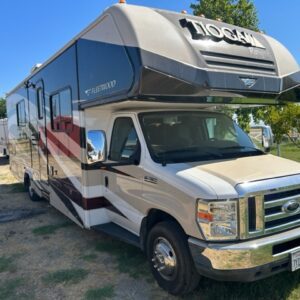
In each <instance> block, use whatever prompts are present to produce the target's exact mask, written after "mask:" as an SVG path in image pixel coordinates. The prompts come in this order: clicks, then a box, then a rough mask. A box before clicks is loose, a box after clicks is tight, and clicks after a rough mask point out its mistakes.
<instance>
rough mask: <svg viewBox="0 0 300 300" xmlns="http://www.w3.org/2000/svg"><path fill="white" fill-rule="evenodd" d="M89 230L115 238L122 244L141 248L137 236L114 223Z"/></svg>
mask: <svg viewBox="0 0 300 300" xmlns="http://www.w3.org/2000/svg"><path fill="white" fill-rule="evenodd" d="M91 229H93V230H95V231H98V232H102V233H105V234H107V235H110V236H113V237H114V238H117V239H119V240H121V241H123V242H126V243H128V244H131V245H133V246H135V247H138V248H141V244H140V238H139V237H138V236H136V235H134V234H133V233H131V232H129V231H128V230H126V229H124V228H122V227H120V226H119V225H117V224H115V223H112V222H110V223H106V224H102V225H96V226H93V227H91Z"/></svg>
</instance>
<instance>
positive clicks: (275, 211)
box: [264, 189, 300, 233]
mask: <svg viewBox="0 0 300 300" xmlns="http://www.w3.org/2000/svg"><path fill="white" fill-rule="evenodd" d="M290 201H296V202H299V203H300V189H295V190H289V191H284V192H279V193H272V194H268V195H265V196H264V212H265V233H272V232H275V231H280V230H284V229H287V228H291V227H294V226H297V225H299V224H300V209H298V210H296V211H295V212H287V211H285V210H284V209H283V206H284V205H285V204H287V203H289V202H290Z"/></svg>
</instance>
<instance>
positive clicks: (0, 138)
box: [0, 119, 9, 157]
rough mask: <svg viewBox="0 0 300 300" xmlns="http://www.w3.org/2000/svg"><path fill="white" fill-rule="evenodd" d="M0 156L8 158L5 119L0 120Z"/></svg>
mask: <svg viewBox="0 0 300 300" xmlns="http://www.w3.org/2000/svg"><path fill="white" fill-rule="evenodd" d="M0 154H2V155H4V156H6V157H8V155H9V154H8V126H7V119H0Z"/></svg>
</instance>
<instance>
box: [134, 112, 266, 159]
mask: <svg viewBox="0 0 300 300" xmlns="http://www.w3.org/2000/svg"><path fill="white" fill-rule="evenodd" d="M139 119H140V123H141V126H142V129H143V132H144V136H145V139H146V143H147V145H148V149H149V151H150V154H151V157H152V159H153V160H154V161H155V162H158V163H163V164H164V163H177V162H191V161H204V160H212V159H224V158H235V157H243V156H253V155H262V154H264V153H263V152H262V151H260V150H259V149H256V147H255V145H254V144H253V142H252V141H251V139H250V138H249V136H248V135H247V134H246V133H245V132H244V131H243V130H242V129H241V128H240V127H239V126H238V125H237V124H236V123H235V122H234V121H233V120H232V119H230V118H229V117H228V116H226V115H224V114H220V113H213V112H194V111H190V112H189V111H184V112H182V111H172V112H149V113H141V114H139Z"/></svg>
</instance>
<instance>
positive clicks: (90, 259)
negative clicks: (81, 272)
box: [80, 253, 98, 262]
mask: <svg viewBox="0 0 300 300" xmlns="http://www.w3.org/2000/svg"><path fill="white" fill-rule="evenodd" d="M80 258H81V259H82V260H85V261H88V262H93V261H95V260H96V259H97V258H98V256H97V254H95V253H91V254H86V255H83V256H81V257H80Z"/></svg>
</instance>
